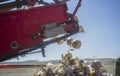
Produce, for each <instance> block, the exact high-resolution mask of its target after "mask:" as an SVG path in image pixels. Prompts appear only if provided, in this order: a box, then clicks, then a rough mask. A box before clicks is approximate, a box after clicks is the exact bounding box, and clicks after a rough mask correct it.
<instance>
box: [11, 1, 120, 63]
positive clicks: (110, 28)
mask: <svg viewBox="0 0 120 76" xmlns="http://www.w3.org/2000/svg"><path fill="white" fill-rule="evenodd" d="M45 1H52V0H45ZM77 2H78V0H70V1H69V2H68V3H67V4H68V9H69V10H68V12H70V13H72V12H73V10H74V8H75V6H76V4H77ZM76 16H77V17H78V19H79V24H80V25H82V26H83V27H84V30H85V33H80V34H75V35H73V36H71V38H73V39H76V40H80V41H81V42H82V46H81V48H80V49H75V50H74V51H72V52H71V53H72V54H73V57H78V58H94V57H95V58H118V57H120V0H82V6H81V7H80V8H79V10H78V12H77V14H76ZM69 49H71V48H70V47H69V46H68V45H67V44H66V42H65V43H64V44H62V45H57V44H51V45H48V46H47V47H46V48H45V50H46V57H45V58H44V57H42V55H41V53H36V54H30V55H26V57H20V56H19V57H18V58H19V60H17V59H16V58H15V59H11V60H9V61H26V60H39V61H46V60H56V59H61V54H66V53H67V51H68V50H69Z"/></svg>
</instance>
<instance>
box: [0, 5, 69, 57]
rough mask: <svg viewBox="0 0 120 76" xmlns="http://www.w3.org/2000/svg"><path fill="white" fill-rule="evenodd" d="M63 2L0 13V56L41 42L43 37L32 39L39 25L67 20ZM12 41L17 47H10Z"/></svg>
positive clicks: (39, 28) (38, 30)
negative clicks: (16, 43)
mask: <svg viewBox="0 0 120 76" xmlns="http://www.w3.org/2000/svg"><path fill="white" fill-rule="evenodd" d="M66 11H67V7H66V5H65V4H54V5H48V6H41V7H35V8H30V9H27V10H26V9H23V10H17V11H9V12H3V13H0V57H2V56H4V55H7V54H8V53H12V52H14V51H19V50H21V49H24V48H25V47H30V46H32V45H35V44H37V43H42V42H43V37H41V38H38V39H35V40H33V39H32V37H31V36H32V35H33V34H35V33H38V32H41V26H42V25H44V24H50V23H56V22H58V23H60V22H64V21H67V20H68V17H67V12H66ZM12 41H16V42H18V45H19V47H18V48H14V49H13V48H11V46H10V44H11V42H12Z"/></svg>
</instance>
